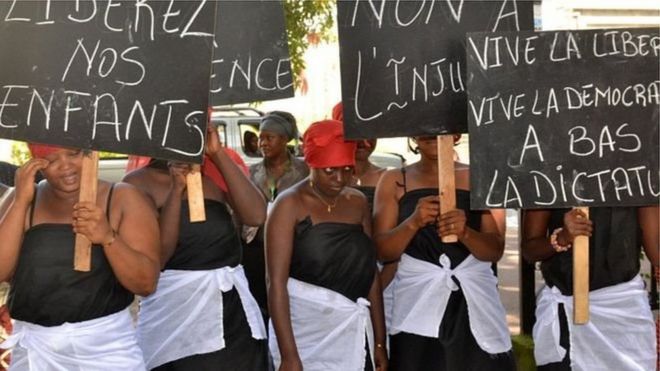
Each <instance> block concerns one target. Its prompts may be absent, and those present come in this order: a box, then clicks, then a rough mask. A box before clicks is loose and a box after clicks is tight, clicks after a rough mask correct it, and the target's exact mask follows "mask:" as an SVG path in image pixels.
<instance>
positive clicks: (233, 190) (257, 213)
mask: <svg viewBox="0 0 660 371" xmlns="http://www.w3.org/2000/svg"><path fill="white" fill-rule="evenodd" d="M206 153H207V154H208V155H209V157H211V160H213V163H214V164H215V166H217V167H218V169H219V170H220V173H222V176H223V177H224V178H225V182H226V183H227V188H228V191H227V196H228V201H229V204H230V205H231V208H232V209H233V210H234V211H235V212H236V214H237V215H238V218H239V219H240V221H241V222H242V223H243V224H246V225H250V226H258V225H261V224H263V223H264V221H265V220H266V201H265V200H264V198H263V196H262V195H261V192H260V191H259V189H258V188H257V187H256V186H255V185H254V184H252V182H251V181H250V179H249V178H248V177H247V176H245V174H243V172H242V171H241V169H239V168H238V166H236V164H235V163H234V161H232V159H231V158H230V157H229V155H227V153H226V152H225V151H224V149H223V148H222V145H221V144H220V139H219V138H218V132H217V131H216V130H215V129H214V128H213V127H211V126H209V129H208V130H207V139H206Z"/></svg>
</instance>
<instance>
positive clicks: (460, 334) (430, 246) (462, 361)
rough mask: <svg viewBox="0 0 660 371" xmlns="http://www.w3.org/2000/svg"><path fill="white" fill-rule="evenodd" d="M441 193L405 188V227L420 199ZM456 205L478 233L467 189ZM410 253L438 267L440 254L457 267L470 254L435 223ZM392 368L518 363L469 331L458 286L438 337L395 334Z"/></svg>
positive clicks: (466, 367) (497, 366)
mask: <svg viewBox="0 0 660 371" xmlns="http://www.w3.org/2000/svg"><path fill="white" fill-rule="evenodd" d="M404 187H405V173H404ZM404 189H405V188H404ZM437 194H438V190H437V189H431V188H424V189H416V190H412V191H407V190H406V191H405V193H404V195H403V196H402V197H401V199H400V200H399V218H398V222H399V223H402V222H403V221H404V220H405V219H406V218H408V217H409V216H410V215H412V213H413V212H414V211H415V207H416V205H417V201H418V200H419V199H420V198H422V197H426V196H431V195H437ZM456 206H457V208H460V209H462V210H464V211H465V215H466V217H467V225H468V226H469V227H470V228H472V229H475V230H479V229H480V227H481V215H482V212H480V211H471V210H470V209H469V206H470V193H469V192H468V191H464V190H456ZM405 253H406V254H408V255H409V256H411V257H413V258H415V259H419V260H423V261H425V262H429V263H432V264H435V265H440V261H439V259H440V256H442V255H443V254H445V255H447V257H449V259H450V260H451V265H452V266H451V268H452V269H453V268H455V267H456V266H458V265H459V264H460V263H461V262H463V260H465V259H466V258H467V257H468V256H469V255H470V251H469V250H468V249H467V247H465V245H463V244H461V243H460V242H458V243H449V244H445V243H443V242H442V240H441V239H440V237H439V236H438V232H437V230H436V227H435V226H434V225H427V226H426V227H424V228H422V229H420V230H419V231H418V232H417V234H415V236H414V237H413V238H412V240H411V241H410V243H409V244H408V246H407V247H406V250H405ZM456 283H457V284H458V285H459V287H460V283H458V281H456ZM395 300H396V298H395ZM390 369H391V370H395V371H399V370H419V371H422V370H424V371H425V370H434V371H435V370H438V371H439V370H448V371H453V370H515V369H516V365H515V362H514V359H513V355H512V352H511V351H509V352H507V353H501V354H497V355H493V354H489V353H487V352H485V351H484V350H482V349H481V348H480V347H479V345H478V344H477V342H476V340H475V338H474V336H473V335H472V331H471V330H470V322H469V318H468V311H467V302H466V301H465V296H463V292H462V291H461V289H460V288H459V290H457V291H454V292H452V293H451V295H450V296H449V301H448V303H447V308H446V310H445V314H444V317H443V318H442V322H441V323H440V328H439V329H438V338H428V337H423V336H419V335H414V334H409V333H405V332H401V333H398V334H396V335H392V336H390Z"/></svg>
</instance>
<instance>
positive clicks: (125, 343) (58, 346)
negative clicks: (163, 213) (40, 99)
mask: <svg viewBox="0 0 660 371" xmlns="http://www.w3.org/2000/svg"><path fill="white" fill-rule="evenodd" d="M29 147H30V151H31V153H32V159H31V160H30V161H28V162H27V163H26V164H25V165H23V166H22V167H21V168H20V169H19V170H18V171H17V172H16V181H15V191H14V192H13V194H12V195H11V197H9V198H8V199H7V200H6V201H5V205H0V209H3V207H4V206H6V205H9V206H8V207H7V210H6V212H5V213H4V216H3V217H2V219H1V221H0V236H2V244H0V280H2V281H8V280H11V289H10V290H11V291H10V294H9V302H8V306H9V311H10V314H11V316H12V318H13V319H14V323H13V332H12V335H11V336H10V337H9V339H7V340H6V341H5V342H3V343H0V347H3V348H6V347H10V348H11V347H13V352H12V364H11V368H12V369H16V370H51V369H58V370H79V369H88V370H89V369H105V368H107V367H108V365H112V367H113V368H117V369H122V370H141V369H144V367H145V366H144V361H143V357H142V352H141V351H140V348H139V347H138V345H137V341H136V337H135V329H134V327H133V321H132V318H131V315H130V313H129V306H130V304H131V303H132V302H133V298H134V294H138V295H149V294H150V293H152V292H153V291H154V289H155V287H156V281H157V279H158V261H159V259H158V246H159V241H158V222H157V220H156V213H155V210H154V209H153V208H152V207H151V205H150V204H149V202H148V200H147V199H146V198H145V197H144V196H143V195H142V194H141V193H140V192H139V191H138V190H137V189H135V188H134V187H132V186H130V185H128V184H125V183H117V184H110V183H107V182H104V181H99V182H98V184H97V189H98V196H97V201H96V202H78V199H79V194H80V188H81V184H80V183H81V170H82V160H83V152H82V151H81V150H79V149H71V148H60V147H53V146H47V145H36V144H30V145H29ZM38 171H41V173H42V174H43V175H44V177H45V180H44V181H41V182H40V183H39V184H38V185H35V183H34V179H35V175H36V174H37V172H38ZM7 203H8V204H7ZM76 233H78V234H81V235H83V236H85V237H86V238H87V239H88V240H89V241H91V242H92V244H93V245H92V248H91V271H89V272H78V271H74V270H73V261H74V257H73V255H74V245H75V234H76Z"/></svg>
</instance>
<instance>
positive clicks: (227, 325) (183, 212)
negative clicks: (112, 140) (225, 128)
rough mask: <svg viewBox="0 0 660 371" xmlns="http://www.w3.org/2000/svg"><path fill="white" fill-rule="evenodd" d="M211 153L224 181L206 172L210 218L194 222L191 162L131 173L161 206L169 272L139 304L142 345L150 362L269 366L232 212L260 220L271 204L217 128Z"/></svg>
mask: <svg viewBox="0 0 660 371" xmlns="http://www.w3.org/2000/svg"><path fill="white" fill-rule="evenodd" d="M206 155H207V156H206V159H205V161H212V163H213V164H214V165H215V168H216V169H217V170H219V173H220V174H221V175H222V180H221V181H220V180H216V182H217V183H218V184H216V182H214V181H213V180H212V179H211V178H209V177H208V176H207V175H206V174H205V175H204V176H203V179H202V183H203V184H202V186H203V192H204V200H205V201H204V206H205V210H206V221H204V222H199V223H191V222H189V215H190V213H189V209H188V201H187V199H186V197H185V196H186V193H185V190H186V174H187V173H188V172H189V165H187V164H183V163H173V164H170V166H169V170H168V166H167V164H166V163H164V162H163V161H157V160H156V161H153V160H152V161H151V162H150V165H149V166H148V167H146V168H143V169H139V170H136V171H133V172H131V173H129V174H128V175H127V176H126V181H127V182H129V183H132V184H134V185H136V186H137V187H138V188H140V189H142V190H143V191H144V192H145V193H146V194H147V195H149V197H150V198H151V199H152V200H153V203H154V204H155V205H156V206H157V207H158V209H159V210H160V219H159V222H160V227H161V230H162V233H161V244H162V250H161V256H160V259H161V262H162V268H163V272H162V273H161V278H160V280H159V282H158V289H157V290H156V293H154V294H153V295H151V296H148V297H145V298H143V299H142V301H141V303H140V313H139V318H138V337H139V342H140V346H141V347H142V350H143V352H144V355H145V360H146V363H147V367H148V368H149V369H155V370H209V369H218V368H221V369H231V370H265V369H267V344H266V341H265V338H266V332H265V328H264V325H263V322H262V320H261V316H260V313H259V308H258V306H257V304H256V302H255V301H254V298H253V297H252V295H251V294H250V292H249V289H248V285H247V280H246V278H245V274H244V272H243V267H242V266H241V265H240V263H241V253H242V251H241V250H242V247H241V242H240V238H239V236H238V232H237V230H236V228H235V226H234V223H233V221H232V216H231V214H230V213H229V208H231V210H233V212H234V213H235V216H236V217H238V219H240V221H241V222H242V223H244V224H248V225H258V224H261V223H262V222H263V221H264V219H265V216H266V210H265V209H266V207H265V203H264V201H263V198H262V197H261V196H260V195H259V191H258V190H257V189H256V188H255V187H254V186H253V185H252V184H251V183H250V181H249V180H248V178H247V176H245V174H244V173H243V172H241V170H240V168H239V167H238V166H237V165H236V164H235V163H234V162H233V161H232V159H231V158H230V156H229V154H228V153H227V152H226V151H225V149H223V148H222V146H221V145H220V142H219V138H218V133H217V131H216V130H215V129H214V128H212V127H209V130H208V133H207V143H206ZM208 166H209V165H208V164H205V168H206V167H208ZM208 171H210V170H207V171H206V172H208ZM203 172H204V171H203ZM220 186H224V190H223V189H221V188H220Z"/></svg>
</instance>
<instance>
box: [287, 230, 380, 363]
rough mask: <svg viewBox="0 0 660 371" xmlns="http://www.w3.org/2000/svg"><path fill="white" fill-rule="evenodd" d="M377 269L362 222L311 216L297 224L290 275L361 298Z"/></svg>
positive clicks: (354, 298)
mask: <svg viewBox="0 0 660 371" xmlns="http://www.w3.org/2000/svg"><path fill="white" fill-rule="evenodd" d="M376 269H377V268H376V250H375V248H374V246H373V242H372V241H371V239H370V238H369V236H367V235H366V234H365V233H364V231H363V230H362V225H361V224H347V223H332V222H323V223H318V224H312V220H311V219H310V217H307V218H305V219H304V220H302V221H301V222H299V223H298V224H297V225H296V229H295V238H294V243H293V253H292V255H291V268H290V271H289V276H290V277H292V278H295V279H297V280H299V281H303V282H306V283H309V284H312V285H316V286H320V287H323V288H326V289H328V290H332V291H334V292H337V293H339V294H341V295H343V296H345V297H347V298H348V299H350V300H352V301H357V299H359V298H366V297H368V295H369V291H370V289H371V285H372V284H373V280H374V277H375V274H376ZM319 320H323V319H322V318H319ZM365 336H366V334H365ZM367 357H369V352H367ZM371 369H372V367H371V360H370V359H367V361H366V362H365V370H371Z"/></svg>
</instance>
